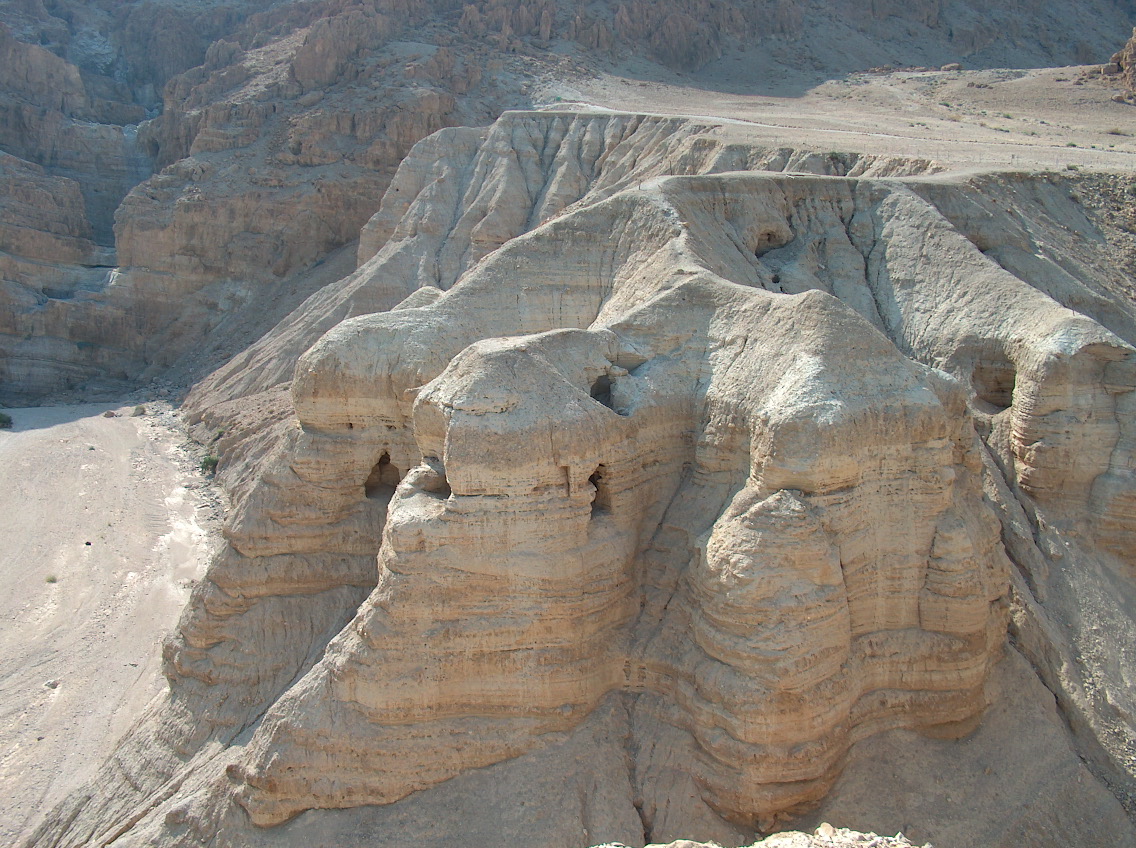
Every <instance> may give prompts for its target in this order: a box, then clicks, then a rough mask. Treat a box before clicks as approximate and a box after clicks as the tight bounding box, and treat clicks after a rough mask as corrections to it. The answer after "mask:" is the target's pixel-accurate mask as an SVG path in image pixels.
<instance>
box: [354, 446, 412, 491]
mask: <svg viewBox="0 0 1136 848" xmlns="http://www.w3.org/2000/svg"><path fill="white" fill-rule="evenodd" d="M356 479H357V478H356ZM401 479H402V475H401V474H400V473H399V470H398V468H397V467H396V466H394V465H392V464H391V458H390V454H389V453H387V452H386V451H384V452H383V455H382V456H380V457H379V461H378V462H376V463H375V467H374V468H372V469H371V473H370V474H369V475H368V476H367V480H366V482H365V483H363V491H364V492H365V493H366V495H367V497H368V498H370V499H371V500H390V498H391V496H392V495H393V494H394V490H395V488H396V487H397V486H398V482H399V480H401Z"/></svg>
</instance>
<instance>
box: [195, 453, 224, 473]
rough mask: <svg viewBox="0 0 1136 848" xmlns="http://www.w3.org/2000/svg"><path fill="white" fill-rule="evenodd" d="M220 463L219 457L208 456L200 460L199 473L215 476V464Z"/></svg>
mask: <svg viewBox="0 0 1136 848" xmlns="http://www.w3.org/2000/svg"><path fill="white" fill-rule="evenodd" d="M220 461H221V457H219V456H214V455H213V454H209V455H208V456H205V457H202V459H201V464H200V466H199V467H200V468H201V473H202V474H215V473H216V472H217V463H218V462H220Z"/></svg>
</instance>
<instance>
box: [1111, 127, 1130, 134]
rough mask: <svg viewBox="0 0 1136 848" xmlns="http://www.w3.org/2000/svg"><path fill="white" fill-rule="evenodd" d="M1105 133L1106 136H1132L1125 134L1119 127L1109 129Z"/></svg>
mask: <svg viewBox="0 0 1136 848" xmlns="http://www.w3.org/2000/svg"><path fill="white" fill-rule="evenodd" d="M1105 133H1107V134H1108V135H1132V133H1130V132H1125V131H1124V130H1122V129H1121V128H1120V127H1110V128H1109V129H1107V130H1105Z"/></svg>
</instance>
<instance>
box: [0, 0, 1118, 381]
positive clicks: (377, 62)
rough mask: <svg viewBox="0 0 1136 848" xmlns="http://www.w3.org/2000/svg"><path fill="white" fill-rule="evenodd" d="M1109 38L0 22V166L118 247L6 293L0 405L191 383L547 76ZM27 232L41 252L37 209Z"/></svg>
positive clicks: (968, 31)
mask: <svg viewBox="0 0 1136 848" xmlns="http://www.w3.org/2000/svg"><path fill="white" fill-rule="evenodd" d="M1122 18H1123V9H1121V8H1119V7H1118V6H1116V4H1114V3H1109V2H1106V0H1099V2H1094V3H1093V4H1090V5H1089V6H1088V7H1086V6H1085V4H1065V5H1062V4H1058V5H1057V6H1054V5H1053V4H1044V5H1043V6H1037V4H1031V3H1026V2H1003V3H1000V4H997V6H996V7H994V8H991V7H989V5H988V4H987V6H983V7H982V8H981V9H978V8H977V7H972V6H970V5H967V4H962V5H960V6H958V7H957V8H956V7H950V8H948V7H944V6H943V5H942V4H941V3H938V2H919V3H904V4H896V3H884V2H875V3H872V4H869V5H868V7H867V8H861V7H859V6H856V5H855V4H851V5H850V6H849V7H847V8H838V7H834V6H832V4H812V5H810V4H809V3H802V2H790V0H760V2H757V0H730V2H715V3H697V4H693V5H692V4H689V3H683V4H675V3H641V2H628V3H615V2H611V3H599V4H591V5H589V6H587V7H585V6H582V5H580V4H577V3H568V2H566V0H561V2H551V0H509V1H508V2H502V0H494V1H493V2H487V0H482V1H481V2H476V3H461V4H459V3H456V2H434V3H427V2H424V1H423V0H350V1H349V0H319V2H315V0H311V2H276V3H271V4H253V3H247V2H236V0H211V2H207V3H197V4H192V5H187V4H183V3H179V2H173V0H160V2H156V1H153V0H152V1H151V2H145V3H142V2H131V3H114V2H110V0H99V2H92V3H72V2H60V3H53V4H50V8H49V7H48V6H44V5H42V4H37V3H24V2H15V0H6V1H5V2H0V23H2V24H4V25H6V28H5V29H3V30H2V31H0V57H2V58H3V59H4V61H3V62H2V63H0V68H2V69H0V77H2V79H0V82H2V85H0V91H2V95H0V118H2V120H0V150H3V151H4V152H6V153H8V154H10V155H12V156H15V157H17V158H19V159H22V160H23V161H25V162H27V163H30V164H32V165H36V166H39V167H41V168H43V169H44V170H45V172H46V173H47V174H48V175H50V176H52V177H59V178H63V179H67V180H71V181H72V182H73V183H75V184H76V185H77V186H78V188H79V190H80V193H81V195H82V197H83V204H84V214H85V217H86V219H87V222H88V225H89V227H90V230H91V238H92V239H93V240H94V241H95V242H96V243H97V244H99V245H100V246H102V247H112V246H113V247H115V248H117V254H111V253H105V252H104V253H103V254H101V255H100V257H99V259H98V261H96V262H94V263H92V264H93V265H95V266H99V267H102V266H107V268H108V269H109V268H114V269H116V273H115V274H113V275H112V274H109V273H106V272H103V273H101V274H100V273H96V272H94V271H91V270H90V268H91V264H85V263H86V260H85V261H84V262H79V263H76V262H75V261H74V260H72V259H71V258H69V254H60V256H59V257H57V258H56V259H54V260H53V262H52V265H53V266H55V267H51V268H45V269H44V271H43V285H40V280H39V278H37V277H34V276H33V277H30V278H29V277H17V278H7V277H6V278H5V281H4V282H5V294H3V295H0V323H2V324H3V326H5V327H11V326H14V325H21V326H24V325H32V326H34V327H36V328H37V329H36V330H35V332H34V334H33V338H31V339H29V338H27V336H26V334H25V333H19V332H17V331H14V330H5V331H4V332H3V333H0V397H2V398H4V399H6V401H7V402H12V401H18V402H28V401H32V400H35V399H36V398H42V397H44V396H46V395H52V394H53V393H59V392H64V391H66V390H68V389H72V388H75V387H77V386H85V387H87V389H88V390H98V389H101V390H104V391H120V390H121V389H122V388H123V387H124V386H127V385H134V384H137V383H139V382H147V381H151V380H155V379H166V378H167V377H166V375H167V373H168V372H170V369H171V368H172V369H173V373H172V374H169V376H168V379H169V380H171V381H172V382H174V383H175V384H182V385H185V384H187V383H189V382H192V380H195V379H197V378H200V377H201V376H203V375H204V374H205V373H207V372H208V371H209V370H211V368H212V367H214V366H216V365H217V364H219V363H220V362H221V361H224V360H225V359H226V358H227V357H229V356H231V355H232V354H233V353H235V352H236V351H238V350H240V349H242V348H243V347H244V346H246V345H247V344H248V343H249V342H250V341H251V340H253V339H255V338H257V337H259V336H260V335H262V334H263V333H264V332H266V331H267V330H269V329H270V328H271V327H272V326H273V325H274V324H275V323H276V321H278V320H279V319H280V318H281V317H283V316H284V315H285V314H287V312H288V311H289V310H290V309H291V308H293V307H295V306H296V305H298V304H299V303H300V302H301V301H302V300H303V298H304V297H306V296H307V295H308V294H311V293H312V292H313V291H314V290H315V289H316V288H317V287H318V286H317V281H318V282H319V283H322V282H327V278H324V277H322V276H320V274H319V273H318V272H317V273H316V274H315V275H314V276H312V275H310V274H309V273H308V272H309V271H310V270H311V269H312V268H313V267H314V266H316V265H317V264H319V263H320V262H322V261H323V260H325V259H326V258H327V257H329V256H330V254H331V252H332V251H334V250H336V249H338V248H340V247H341V246H342V245H344V244H346V243H348V242H350V241H352V240H354V239H355V238H356V236H357V234H358V231H359V227H360V226H361V225H362V224H363V223H364V222H365V221H366V220H367V219H368V218H369V217H370V215H371V214H372V213H373V212H374V211H375V208H376V206H377V204H378V201H379V198H380V197H381V196H382V193H383V191H384V190H385V188H386V186H387V184H388V182H389V180H390V178H391V176H392V174H393V173H394V170H395V168H396V167H397V165H398V163H399V162H400V161H401V160H402V158H403V157H404V156H405V155H406V153H407V152H408V151H409V149H410V148H411V146H412V145H413V144H414V143H415V142H417V141H418V140H420V139H422V138H423V137H425V136H427V135H429V134H430V133H432V132H434V131H436V130H438V129H440V128H443V127H447V126H455V125H484V124H487V123H489V122H490V121H491V120H492V119H493V118H495V117H496V116H497V115H499V114H500V112H501V111H502V110H503V109H505V108H510V107H516V106H527V105H529V104H530V99H529V91H530V90H531V89H532V88H533V86H534V84H535V82H536V81H538V80H540V79H544V78H547V77H548V76H550V75H559V76H561V77H564V76H566V75H570V74H573V73H590V72H591V69H592V68H593V67H595V66H596V65H597V64H599V65H601V66H603V65H614V64H615V63H617V62H619V61H621V60H623V59H625V58H627V57H628V56H638V57H639V58H640V59H642V60H645V61H648V62H652V63H658V67H657V70H658V72H659V73H666V72H668V69H679V70H686V71H692V70H695V69H698V68H700V67H702V66H703V65H705V64H706V63H708V62H711V63H712V62H713V60H715V59H716V58H717V57H719V56H721V55H723V53H724V52H730V51H737V52H738V53H739V55H744V54H745V53H746V51H752V50H758V51H761V52H763V53H773V54H776V55H777V56H779V57H780V58H779V59H778V61H779V62H783V63H784V64H785V66H786V67H788V68H790V69H791V70H793V71H794V72H800V70H801V69H807V71H808V72H809V73H815V74H818V75H823V74H825V73H833V74H838V73H843V72H846V71H849V70H853V69H862V68H865V67H871V66H874V65H878V64H880V63H881V62H885V61H891V62H907V63H921V62H927V61H930V62H932V63H933V64H941V63H942V62H946V61H954V60H958V59H964V60H966V61H968V62H969V63H973V64H995V65H999V66H1023V65H1029V64H1038V63H1047V62H1057V63H1061V62H1070V61H1076V60H1087V59H1091V58H1093V56H1094V55H1095V53H1094V51H1096V53H1100V54H1102V55H1103V54H1104V53H1105V52H1106V48H1105V47H1103V46H1102V45H1105V44H1108V43H1109V39H1110V38H1111V34H1112V33H1114V32H1115V31H1116V30H1117V27H1118V26H1120V21H1121V19H1122ZM1073 20H1075V21H1076V25H1075V26H1071V25H1070V21H1073ZM805 21H809V22H810V23H808V24H806V23H805ZM1027 31H1028V32H1027ZM1071 32H1076V34H1077V40H1076V41H1074V40H1072V39H1071V36H1070V33H1071ZM1027 35H1028V37H1027ZM833 44H840V45H842V46H841V49H840V50H833V49H832V45H833ZM1083 53H1084V54H1091V55H1086V56H1082V55H1081V54H1083ZM761 84H762V80H760V79H757V80H748V81H744V85H747V86H750V85H758V86H760V85H761ZM4 206H5V204H0V217H2V216H3V215H4V214H6V213H5V211H4ZM27 208H28V207H27V205H26V203H24V204H23V205H22V209H23V211H21V212H18V213H13V214H18V215H23V217H22V218H21V220H22V221H23V223H22V224H21V225H20V226H21V227H22V228H24V229H28V227H29V226H32V224H31V223H30V222H31V221H32V219H31V218H29V217H28V216H27V215H26V214H25V213H26V211H27ZM41 214H42V216H43V229H44V232H46V233H48V234H50V233H51V232H53V231H52V227H53V226H54V224H53V223H52V222H53V220H54V218H53V216H54V214H55V211H54V209H53V205H52V203H47V205H46V206H45V207H44V208H43V211H42V213H41ZM13 250H16V248H15V247H13ZM9 256H10V257H11V260H10V261H12V262H17V263H18V262H20V261H22V260H25V259H29V258H32V257H28V256H23V254H20V253H19V252H18V250H16V252H14V253H13V252H11V251H9ZM64 266H66V267H64ZM59 277H66V278H69V279H71V280H74V281H76V282H73V283H69V284H68V288H69V289H77V288H81V289H82V291H83V292H84V293H83V295H82V300H81V302H80V301H78V300H76V299H75V298H70V299H67V298H61V297H59V296H57V295H58V293H59V292H60V291H62V290H63V289H61V288H60V286H59V285H58V284H57V282H55V280H56V278H59ZM222 312H223V313H224V316H225V317H222ZM235 315H239V316H240V318H239V319H238V320H235V321H234V320H233V316H235ZM233 323H236V324H239V325H240V329H239V331H237V330H234V331H230V329H228V328H227V327H228V325H229V324H233ZM108 328H109V329H108Z"/></svg>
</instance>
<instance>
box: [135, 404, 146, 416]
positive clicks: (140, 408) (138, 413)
mask: <svg viewBox="0 0 1136 848" xmlns="http://www.w3.org/2000/svg"><path fill="white" fill-rule="evenodd" d="M145 414H146V407H144V406H143V405H142V404H138V406H136V407H134V417H135V418H139V417H141V416H143V415H145Z"/></svg>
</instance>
